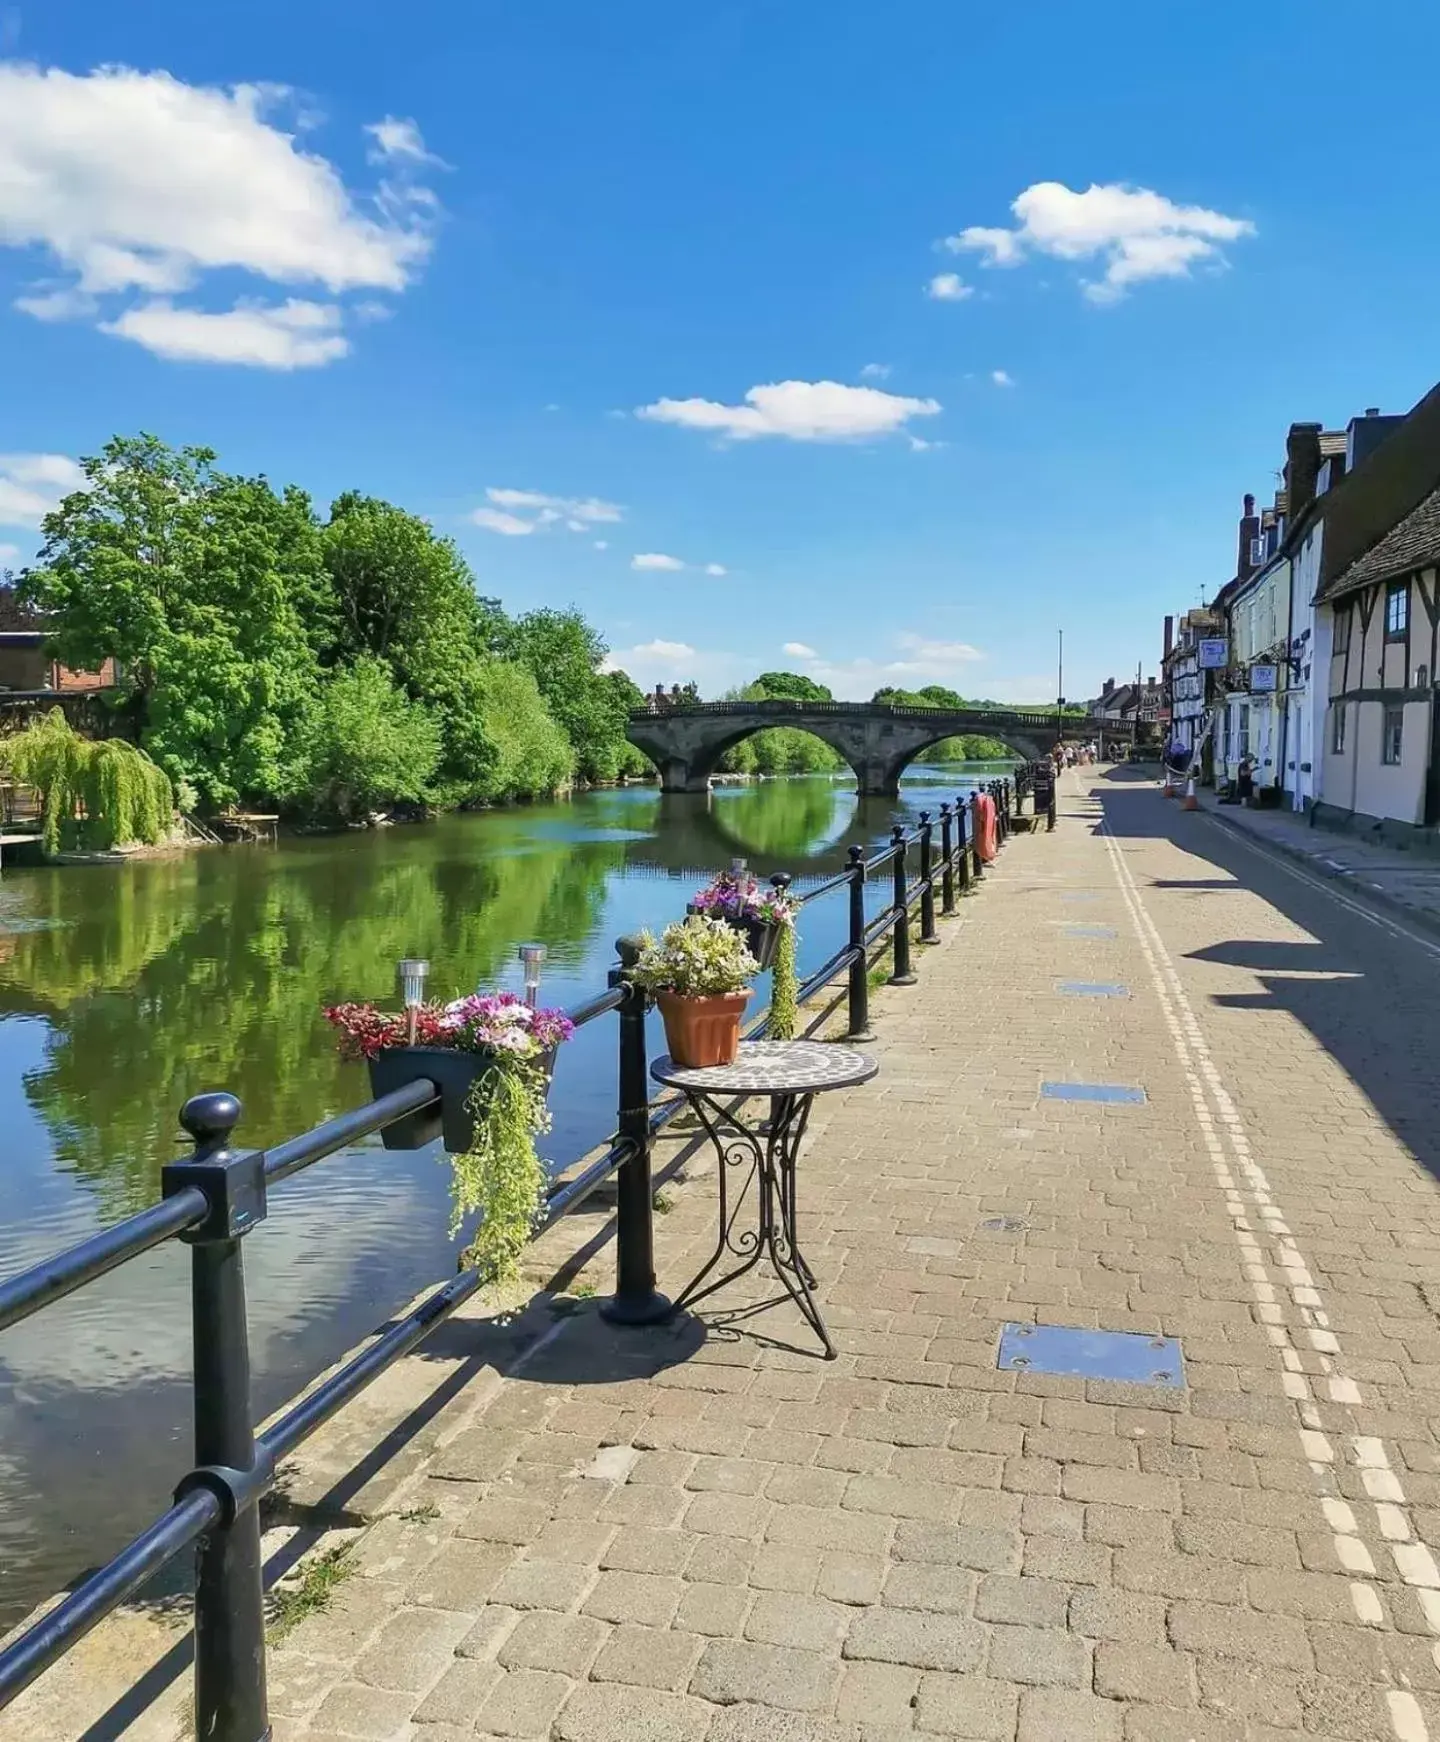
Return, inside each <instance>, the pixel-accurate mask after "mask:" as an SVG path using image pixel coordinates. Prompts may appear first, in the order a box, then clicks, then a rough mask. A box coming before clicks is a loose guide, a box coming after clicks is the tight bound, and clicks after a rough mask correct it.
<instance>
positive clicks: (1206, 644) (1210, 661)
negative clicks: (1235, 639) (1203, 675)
mask: <svg viewBox="0 0 1440 1742" xmlns="http://www.w3.org/2000/svg"><path fill="white" fill-rule="evenodd" d="M1197 647H1198V651H1199V655H1200V669H1201V671H1223V670H1224V668H1225V666H1226V665H1228V664H1229V662H1230V644H1229V642H1228V641H1226V640H1225V638H1224V637H1223V636H1220V637H1217V638H1215V639H1202V640H1201V641H1200V642H1198V643H1197Z"/></svg>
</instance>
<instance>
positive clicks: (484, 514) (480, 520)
mask: <svg viewBox="0 0 1440 1742" xmlns="http://www.w3.org/2000/svg"><path fill="white" fill-rule="evenodd" d="M470 520H471V523H472V525H475V526H483V527H484V528H485V530H486V532H498V533H499V534H500V535H501V537H502V538H528V537H529V536H530V534H531V533H532V532H534V530H535V528H536V527H537V526H538V525H539V524H540V522H539V521H538V520H522V519H521V517H520V516H519V515H518V514H506V513H505V512H504V511H503V509H499V508H475V509H472V510H471V513H470Z"/></svg>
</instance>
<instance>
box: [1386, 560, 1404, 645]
mask: <svg viewBox="0 0 1440 1742" xmlns="http://www.w3.org/2000/svg"><path fill="white" fill-rule="evenodd" d="M1396 606H1399V610H1395V609H1394V607H1396ZM1392 617H1394V618H1395V619H1396V620H1395V621H1394V622H1392V621H1391V618H1392ZM1409 633H1410V577H1409V576H1408V575H1407V576H1406V577H1405V579H1404V580H1403V581H1387V582H1386V583H1385V639H1386V640H1387V641H1404V640H1405V638H1406V637H1407V636H1408V635H1409Z"/></svg>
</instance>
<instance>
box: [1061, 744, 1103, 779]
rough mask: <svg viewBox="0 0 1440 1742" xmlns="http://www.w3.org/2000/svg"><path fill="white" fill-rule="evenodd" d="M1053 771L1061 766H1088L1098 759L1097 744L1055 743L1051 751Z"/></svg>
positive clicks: (1098, 749)
mask: <svg viewBox="0 0 1440 1742" xmlns="http://www.w3.org/2000/svg"><path fill="white" fill-rule="evenodd" d="M1052 755H1053V756H1054V759H1055V771H1056V773H1057V774H1058V773H1059V771H1060V770H1061V769H1062V768H1089V767H1090V766H1091V765H1092V764H1093V763H1096V762H1098V761H1099V760H1100V746H1099V745H1098V744H1057V745H1056V746H1055V749H1054V750H1053V752H1052Z"/></svg>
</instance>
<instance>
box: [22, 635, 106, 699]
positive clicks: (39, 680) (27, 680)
mask: <svg viewBox="0 0 1440 1742" xmlns="http://www.w3.org/2000/svg"><path fill="white" fill-rule="evenodd" d="M115 682H116V671H115V661H114V660H113V659H107V660H106V661H105V663H104V664H103V665H102V666H101V668H100V670H99V671H71V670H70V668H69V666H65V665H61V663H60V662H59V660H58V659H53V658H52V657H51V656H50V655H49V654H48V653H47V652H46V651H45V632H44V631H43V630H41V629H4V630H0V691H5V690H25V691H39V690H57V691H63V692H65V693H67V694H74V693H75V692H77V691H85V690H103V689H110V688H112V687H113V686H114V684H115Z"/></svg>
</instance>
